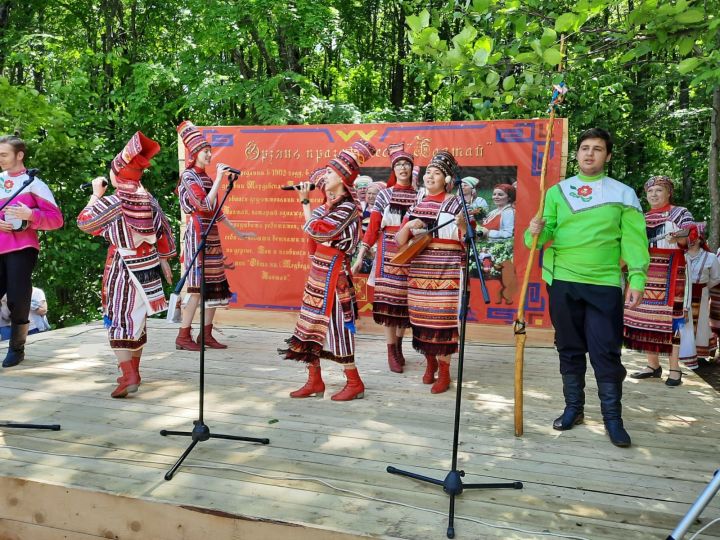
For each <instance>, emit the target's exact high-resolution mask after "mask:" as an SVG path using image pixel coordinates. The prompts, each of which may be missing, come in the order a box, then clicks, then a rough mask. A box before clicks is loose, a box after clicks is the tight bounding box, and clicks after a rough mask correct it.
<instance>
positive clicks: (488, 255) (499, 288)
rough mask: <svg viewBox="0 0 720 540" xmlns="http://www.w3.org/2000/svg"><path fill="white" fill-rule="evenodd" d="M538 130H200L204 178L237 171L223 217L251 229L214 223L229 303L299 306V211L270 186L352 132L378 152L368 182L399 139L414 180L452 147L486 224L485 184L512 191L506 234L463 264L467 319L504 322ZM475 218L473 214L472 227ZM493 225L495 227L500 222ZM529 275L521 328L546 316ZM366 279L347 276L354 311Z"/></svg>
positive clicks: (322, 159) (533, 176) (293, 178)
mask: <svg viewBox="0 0 720 540" xmlns="http://www.w3.org/2000/svg"><path fill="white" fill-rule="evenodd" d="M555 122H556V123H555V127H554V131H553V139H552V142H551V145H550V156H549V165H548V173H547V187H549V186H550V185H552V184H554V183H556V182H558V181H559V180H560V179H561V178H563V177H564V175H565V165H566V157H567V140H566V138H567V121H566V120H564V119H557V120H555ZM546 126H547V121H546V120H507V121H491V122H433V123H407V124H351V125H314V126H274V127H273V126H265V127H251V126H237V127H204V128H201V130H202V131H203V133H204V136H205V137H206V139H207V140H208V142H210V143H211V145H212V147H213V160H212V165H211V166H210V167H209V168H208V174H209V175H210V176H211V177H212V178H214V176H215V166H216V165H217V164H218V163H224V164H226V165H230V166H231V167H234V168H237V169H240V170H241V171H242V175H241V176H240V178H239V180H238V181H237V182H236V183H235V187H234V190H233V191H232V193H231V195H230V197H229V199H228V202H227V203H226V206H225V214H226V215H227V216H228V217H229V218H230V219H232V221H233V222H234V223H235V224H236V225H237V226H238V227H239V228H240V229H242V230H248V231H253V232H255V233H256V235H257V236H256V237H255V238H252V239H246V240H239V239H236V238H235V237H234V236H232V235H231V234H229V232H228V231H227V230H226V229H225V228H222V227H221V229H220V230H221V235H222V242H223V247H224V251H225V254H226V256H227V264H228V266H229V269H228V279H229V281H230V288H231V290H232V291H233V293H234V296H233V299H232V301H231V307H233V308H241V309H258V310H281V311H292V310H297V309H299V304H300V298H301V295H302V290H303V286H304V284H305V278H306V276H307V273H308V271H309V268H310V266H309V262H308V253H307V244H306V239H305V237H304V235H303V233H302V225H303V214H302V208H301V205H300V204H299V202H298V197H297V194H296V192H294V191H281V190H280V187H281V186H284V185H288V184H295V183H298V182H300V181H303V180H305V179H307V177H308V175H309V173H310V172H311V171H313V170H314V169H316V168H318V167H322V166H324V165H326V164H327V162H328V161H329V160H330V159H331V158H332V157H334V156H335V155H336V154H337V152H338V151H340V150H342V149H343V148H345V147H347V146H348V145H349V144H350V143H351V142H352V141H353V140H355V139H357V138H360V137H362V138H364V139H367V140H368V141H370V142H372V143H373V144H374V145H375V147H376V148H377V149H378V153H377V155H376V156H375V157H373V158H372V159H370V160H369V161H368V162H367V163H366V164H365V166H364V167H363V168H362V170H361V173H360V174H364V175H368V176H371V177H372V178H373V180H374V181H385V180H387V178H388V176H389V173H390V160H389V157H388V151H387V147H388V145H389V144H391V143H394V142H404V143H405V149H406V150H407V151H409V152H412V154H413V155H414V156H415V164H416V165H420V166H422V171H421V178H422V173H424V169H425V166H426V165H427V163H428V162H429V160H430V158H431V156H432V155H433V154H434V153H435V152H436V151H438V150H440V149H447V150H449V151H450V152H452V153H453V154H454V155H455V157H456V158H457V161H458V163H459V165H460V167H461V170H460V177H461V178H462V177H465V176H473V177H476V178H478V179H479V180H480V182H479V184H478V186H477V193H476V196H477V197H481V198H483V199H484V200H485V201H486V202H487V203H488V210H487V216H486V217H485V220H486V221H489V220H490V219H492V218H493V216H494V215H497V214H498V213H500V212H498V209H497V207H496V205H495V204H494V203H493V198H492V195H493V191H494V186H496V185H497V184H511V185H513V186H515V187H516V190H517V197H516V202H515V204H514V208H512V207H508V208H505V209H504V210H503V212H502V221H504V222H505V223H504V226H505V227H507V223H508V222H509V221H508V218H509V217H511V216H510V214H514V231H513V229H512V227H511V228H510V231H511V232H512V233H513V234H512V236H511V237H510V238H509V239H508V240H501V241H495V242H488V241H485V240H482V239H481V240H478V244H477V245H478V248H479V251H480V253H481V257H482V261H481V267H482V268H480V269H478V268H476V267H475V266H476V265H475V264H474V263H473V264H472V268H471V276H474V277H473V279H471V300H470V306H471V310H470V313H469V318H468V320H469V321H472V322H476V323H486V324H511V323H512V322H513V321H514V318H515V314H516V310H517V297H518V295H519V287H520V284H521V280H522V276H523V272H524V269H525V265H526V261H527V256H528V251H527V249H526V248H525V247H524V245H523V242H522V233H523V231H524V229H525V228H526V226H527V223H528V222H529V221H530V218H531V217H532V216H533V215H534V213H535V212H536V211H537V206H538V197H539V187H540V169H541V166H542V159H543V151H544V147H545V137H546ZM179 148H180V170H183V169H184V165H183V162H184V161H183V159H184V156H183V145H182V143H180V144H179ZM224 189H225V186H224V187H223V190H224ZM221 194H222V191H221ZM221 194H220V196H221ZM320 199H321V196H320V194H319V192H317V191H313V192H312V201H313V207H315V206H316V205H317V204H319V203H320ZM183 220H184V217H183ZM483 221H484V220H483V219H479V225H482V223H483ZM494 221H495V224H496V226H497V225H498V224H499V222H500V218H497V217H496V219H495V220H494ZM478 272H482V273H483V276H484V277H485V280H486V284H487V287H488V291H489V293H490V299H491V300H490V303H489V304H485V303H484V302H483V299H482V295H481V294H480V280H479V279H478V277H477V276H478ZM531 275H532V278H531V284H530V289H529V291H528V296H527V308H526V320H527V322H528V325H532V326H538V327H547V326H549V325H550V320H549V315H548V313H547V298H546V293H545V287H544V285H543V284H542V282H541V280H540V266H539V263H538V264H537V265H536V267H535V268H534V269H533V272H532V274H531ZM367 277H368V276H367V274H365V275H363V274H360V275H358V276H355V287H356V289H357V293H358V294H357V297H358V300H359V308H360V312H361V314H364V315H368V314H371V313H372V287H370V286H369V285H368V284H367Z"/></svg>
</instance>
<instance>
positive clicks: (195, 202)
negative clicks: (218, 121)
mask: <svg viewBox="0 0 720 540" xmlns="http://www.w3.org/2000/svg"><path fill="white" fill-rule="evenodd" d="M178 133H179V134H180V136H181V137H182V139H183V142H184V143H185V146H186V156H187V158H186V165H187V168H186V169H185V170H184V171H183V172H182V174H181V175H180V183H179V184H178V196H179V198H180V208H182V211H183V213H184V214H185V215H186V218H185V219H186V221H185V223H186V229H185V236H184V237H183V263H184V269H185V271H187V269H188V265H189V264H190V262H191V260H192V255H193V254H194V253H195V252H196V251H197V249H198V246H199V245H200V242H201V239H202V235H203V233H204V232H205V231H206V230H207V228H208V225H209V224H210V221H211V220H212V218H213V216H214V215H215V205H212V206H211V205H210V204H209V202H208V200H207V195H208V193H210V190H211V189H212V186H213V181H212V179H211V178H210V177H209V176H208V175H207V173H206V172H205V169H203V168H200V167H197V166H196V165H195V159H194V158H195V156H196V155H197V154H198V152H200V150H202V149H203V148H207V147H209V146H210V143H208V142H207V141H205V139H204V138H203V137H202V135H201V134H200V132H199V131H198V130H197V128H195V126H194V125H192V124H191V123H190V122H187V121H185V122H183V123H182V124H180V126H179V127H178ZM215 204H217V201H215ZM226 219H228V218H227V217H226V216H225V214H223V212H222V210H220V213H219V214H218V219H217V220H216V222H215V224H214V225H213V226H212V228H211V229H210V233H209V234H208V236H207V240H206V242H205V253H204V257H203V256H202V255H198V257H197V258H196V259H195V262H194V267H193V270H192V271H191V272H190V274H188V280H187V292H188V293H190V294H194V293H196V294H199V293H200V281H201V276H202V267H203V266H205V301H206V302H207V303H208V304H209V305H211V306H213V307H215V306H217V305H227V304H228V302H229V301H230V297H231V296H232V293H231V292H230V286H229V284H228V280H227V277H226V276H225V262H224V260H225V256H224V254H223V250H222V245H221V243H220V232H219V231H218V223H220V222H221V221H223V220H226Z"/></svg>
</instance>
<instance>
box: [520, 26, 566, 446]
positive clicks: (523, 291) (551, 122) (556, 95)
mask: <svg viewBox="0 0 720 540" xmlns="http://www.w3.org/2000/svg"><path fill="white" fill-rule="evenodd" d="M564 51H565V36H561V37H560V54H561V55H563V53H564ZM558 71H562V60H561V61H560V64H559V65H558ZM563 93H564V83H560V86H559V87H556V88H555V91H554V92H553V97H552V100H551V102H550V117H549V118H548V125H547V134H546V136H545V151H544V152H543V159H542V168H541V170H540V204H539V205H538V210H537V213H536V214H535V217H536V218H538V219H542V216H543V212H544V210H545V176H546V175H547V167H548V160H549V154H550V142H551V141H552V135H553V128H554V126H555V111H556V108H557V105H558V104H559V103H560V101H562V97H563ZM538 238H539V235H537V234H533V239H532V244H531V245H530V255H529V256H528V262H527V266H526V267H525V277H524V278H523V284H522V287H521V288H520V300H519V301H520V305H519V306H518V312H517V319H516V320H515V325H514V331H515V436H516V437H522V434H523V369H524V364H525V340H526V339H527V334H526V333H525V298H526V296H527V289H528V284H529V283H530V271H531V270H532V267H533V264H534V262H535V252H536V251H537V244H538Z"/></svg>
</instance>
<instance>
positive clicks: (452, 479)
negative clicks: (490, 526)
mask: <svg viewBox="0 0 720 540" xmlns="http://www.w3.org/2000/svg"><path fill="white" fill-rule="evenodd" d="M386 470H387V472H389V473H390V474H397V475H400V476H407V477H408V478H414V479H415V480H420V481H421V482H427V483H429V484H435V485H436V486H442V488H443V491H444V492H445V493H447V494H448V495H450V510H449V514H448V528H447V537H448V538H455V497H456V496H458V495H460V494H461V493H462V492H463V491H464V490H466V489H502V488H509V489H522V488H523V483H522V482H517V481H516V482H496V483H487V484H466V485H463V482H462V477H463V476H465V471H457V470H452V471H450V472H448V474H447V476H446V477H445V480H438V479H436V478H430V477H429V476H423V475H421V474H416V473H412V472H409V471H403V470H400V469H397V468H395V467H393V466H388V468H387V469H386Z"/></svg>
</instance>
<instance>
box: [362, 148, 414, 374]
mask: <svg viewBox="0 0 720 540" xmlns="http://www.w3.org/2000/svg"><path fill="white" fill-rule="evenodd" d="M389 153H390V166H391V168H392V172H391V174H390V179H389V180H388V183H387V184H388V187H387V189H384V190H382V191H380V193H378V195H377V198H376V199H375V204H374V205H373V208H372V212H371V214H370V225H369V226H368V230H367V232H366V233H365V236H363V240H362V243H361V244H360V249H359V250H358V251H359V253H358V256H357V260H356V262H355V266H354V267H353V274H355V273H357V272H358V271H359V270H360V265H361V264H362V260H363V257H364V256H365V253H366V252H367V251H368V250H369V249H370V248H372V246H374V245H375V243H376V242H378V239H380V242H379V244H378V249H377V252H376V259H375V265H374V271H375V276H374V277H375V292H374V294H373V320H374V321H375V322H376V323H377V324H381V325H383V326H384V327H385V343H386V345H387V355H388V357H387V358H388V366H389V367H390V371H393V372H395V373H402V372H403V366H404V365H405V357H404V355H403V352H402V339H403V334H405V329H406V328H408V327H409V326H410V316H409V315H408V303H407V275H408V268H409V265H407V264H392V263H391V262H390V261H391V260H392V258H393V257H394V256H395V254H396V253H397V244H396V243H395V233H396V232H397V231H399V230H400V227H401V226H402V221H403V218H404V217H405V214H407V211H408V210H409V209H410V207H412V206H414V205H415V203H416V202H417V191H415V189H414V188H413V186H412V172H413V155H412V154H410V153H409V152H406V151H405V144H404V143H396V144H391V145H390V147H389Z"/></svg>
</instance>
